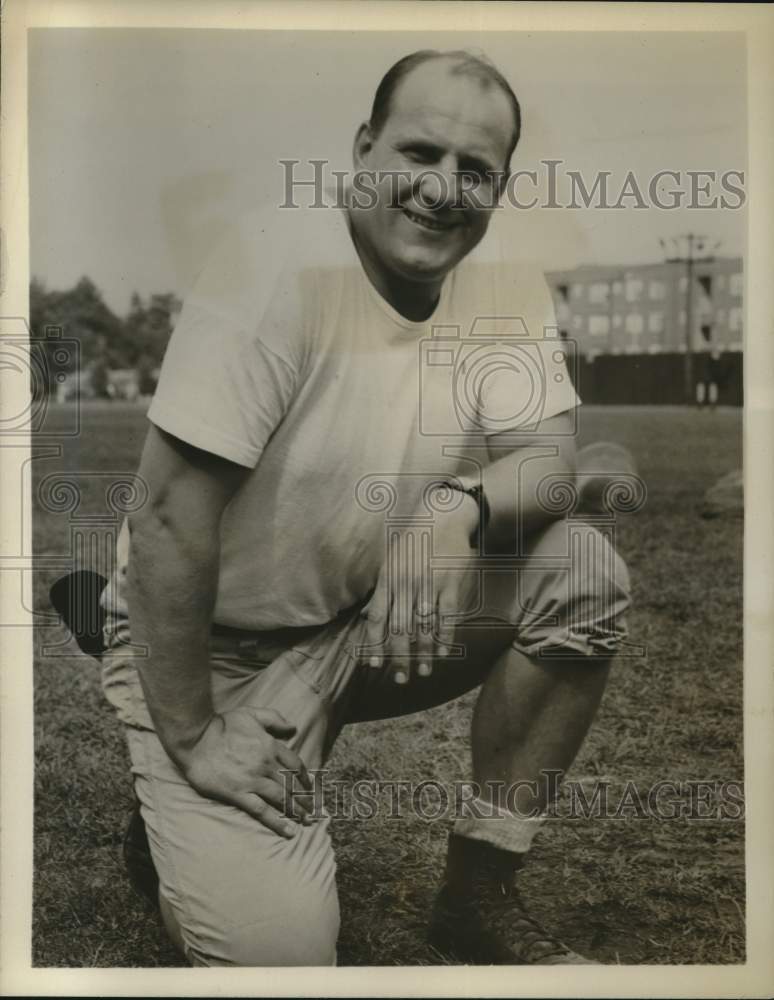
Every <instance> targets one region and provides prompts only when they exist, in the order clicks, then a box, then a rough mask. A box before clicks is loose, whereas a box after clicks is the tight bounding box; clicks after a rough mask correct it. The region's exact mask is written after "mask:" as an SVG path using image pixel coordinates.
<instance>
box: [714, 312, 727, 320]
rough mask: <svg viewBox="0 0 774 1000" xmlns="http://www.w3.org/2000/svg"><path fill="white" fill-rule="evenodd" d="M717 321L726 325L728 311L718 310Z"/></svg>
mask: <svg viewBox="0 0 774 1000" xmlns="http://www.w3.org/2000/svg"><path fill="white" fill-rule="evenodd" d="M715 319H716V320H717V321H718V323H725V321H726V310H725V309H718V311H717V312H716V313H715Z"/></svg>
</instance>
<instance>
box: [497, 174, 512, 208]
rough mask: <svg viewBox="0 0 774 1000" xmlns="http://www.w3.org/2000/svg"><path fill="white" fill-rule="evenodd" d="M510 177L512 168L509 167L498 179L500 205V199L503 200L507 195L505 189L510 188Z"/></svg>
mask: <svg viewBox="0 0 774 1000" xmlns="http://www.w3.org/2000/svg"><path fill="white" fill-rule="evenodd" d="M510 176H511V168H510V166H508V167H506V168H505V170H503V172H502V173H501V174H500V177H499V178H498V183H497V202H498V204H499V202H500V199H501V198H502V196H503V195H504V194H505V189H506V188H507V186H508V179H509V178H510Z"/></svg>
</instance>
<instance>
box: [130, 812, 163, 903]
mask: <svg viewBox="0 0 774 1000" xmlns="http://www.w3.org/2000/svg"><path fill="white" fill-rule="evenodd" d="M124 864H125V865H126V870H127V872H128V874H129V881H130V882H131V883H132V888H133V889H134V891H135V892H137V893H138V894H139V895H140V896H144V897H145V899H147V900H148V902H150V903H152V904H153V905H154V906H158V899H159V897H158V892H159V876H158V874H157V872H156V868H155V866H154V864H153V858H152V857H151V851H150V844H149V843H148V834H147V833H146V830H145V822H144V820H143V818H142V814H141V813H140V803H139V802H135V805H134V809H133V810H132V815H131V817H130V819H129V825H128V826H127V828H126V833H125V834H124Z"/></svg>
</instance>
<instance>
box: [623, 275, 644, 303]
mask: <svg viewBox="0 0 774 1000" xmlns="http://www.w3.org/2000/svg"><path fill="white" fill-rule="evenodd" d="M644 287H645V282H644V281H643V280H642V279H641V278H627V279H626V301H627V302H637V301H638V300H639V297H640V296H641V295H642V290H643V288H644Z"/></svg>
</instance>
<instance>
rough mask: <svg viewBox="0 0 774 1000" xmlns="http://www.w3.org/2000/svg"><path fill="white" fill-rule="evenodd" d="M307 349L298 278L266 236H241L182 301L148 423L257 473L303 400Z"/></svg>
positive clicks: (240, 231)
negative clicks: (282, 424)
mask: <svg viewBox="0 0 774 1000" xmlns="http://www.w3.org/2000/svg"><path fill="white" fill-rule="evenodd" d="M264 248H265V250H264ZM302 340H303V308H302V304H301V302H300V294H299V283H298V281H297V276H295V275H294V274H293V272H292V269H291V270H288V268H287V266H286V264H285V258H284V256H283V255H282V254H281V253H278V251H277V247H276V245H272V240H271V238H270V234H268V233H266V231H265V230H264V231H263V232H260V231H257V232H255V231H254V232H249V231H246V230H245V227H244V226H240V227H238V228H237V229H235V230H234V231H232V232H231V233H230V234H229V236H228V237H227V238H226V239H225V240H224V241H223V243H222V244H221V245H220V246H219V247H218V249H217V250H216V251H215V253H214V254H213V256H212V257H211V258H210V260H209V261H208V263H207V265H206V266H205V268H204V270H203V271H202V273H201V274H200V276H199V278H198V279H197V282H196V285H195V287H194V288H193V290H192V292H191V293H190V295H189V296H188V298H187V299H186V302H185V304H184V306H183V309H182V312H181V314H180V317H179V319H178V321H177V323H176V325H175V328H174V332H173V333H172V336H171V338H170V341H169V345H168V347H167V352H166V355H165V357H164V362H163V364H162V368H161V374H160V377H159V383H158V386H157V389H156V393H155V395H154V398H153V401H152V403H151V406H150V409H149V410H148V418H149V419H150V420H151V422H152V423H154V424H155V425H156V426H158V427H160V428H161V429H162V430H165V431H167V432H168V433H170V434H173V435H174V436H175V437H178V438H180V439H181V440H183V441H186V442H187V443H188V444H192V445H194V446H195V447H197V448H202V449H203V450H205V451H209V452H212V453H213V454H215V455H219V456H221V457H222V458H226V459H229V460H230V461H232V462H236V463H237V464H239V465H243V466H247V467H249V468H252V467H254V466H255V465H256V464H257V462H258V460H259V458H260V456H261V453H262V451H263V449H264V447H265V445H266V443H267V441H268V439H269V437H270V436H271V434H272V433H273V431H274V430H275V428H276V427H277V425H278V424H279V423H280V421H281V420H282V419H283V417H284V416H285V414H286V412H287V410H288V408H289V406H290V404H291V402H292V400H293V398H294V396H295V393H296V391H297V388H298V384H299V377H300V371H301V367H302V358H303V344H302Z"/></svg>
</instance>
